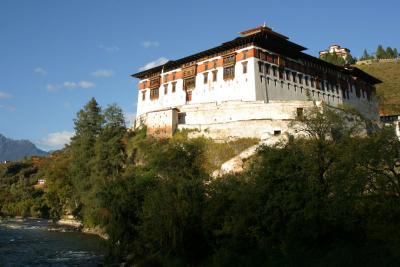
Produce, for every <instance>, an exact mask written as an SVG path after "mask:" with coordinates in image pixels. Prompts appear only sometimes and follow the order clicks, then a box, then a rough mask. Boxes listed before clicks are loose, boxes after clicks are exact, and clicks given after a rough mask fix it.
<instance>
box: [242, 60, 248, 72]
mask: <svg viewBox="0 0 400 267" xmlns="http://www.w3.org/2000/svg"><path fill="white" fill-rule="evenodd" d="M242 66H243V73H247V61H245V62H242Z"/></svg>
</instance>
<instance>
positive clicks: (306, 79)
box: [304, 76, 308, 86]
mask: <svg viewBox="0 0 400 267" xmlns="http://www.w3.org/2000/svg"><path fill="white" fill-rule="evenodd" d="M304 80H305V82H306V85H307V86H308V76H304Z"/></svg>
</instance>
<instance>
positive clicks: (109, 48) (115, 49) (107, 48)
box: [99, 44, 119, 53]
mask: <svg viewBox="0 0 400 267" xmlns="http://www.w3.org/2000/svg"><path fill="white" fill-rule="evenodd" d="M99 48H100V49H103V50H105V51H107V52H110V53H113V52H118V51H119V47H118V46H116V45H111V46H106V45H102V44H101V45H99Z"/></svg>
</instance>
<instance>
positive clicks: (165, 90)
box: [164, 84, 168, 95]
mask: <svg viewBox="0 0 400 267" xmlns="http://www.w3.org/2000/svg"><path fill="white" fill-rule="evenodd" d="M166 94H168V84H164V95H166Z"/></svg>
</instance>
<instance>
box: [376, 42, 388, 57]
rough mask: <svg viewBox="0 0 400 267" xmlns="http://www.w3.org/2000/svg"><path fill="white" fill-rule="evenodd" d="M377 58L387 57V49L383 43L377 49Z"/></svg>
mask: <svg viewBox="0 0 400 267" xmlns="http://www.w3.org/2000/svg"><path fill="white" fill-rule="evenodd" d="M375 56H376V58H377V59H384V58H387V55H386V51H385V49H384V48H383V47H382V45H378V48H377V49H376V54H375Z"/></svg>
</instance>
